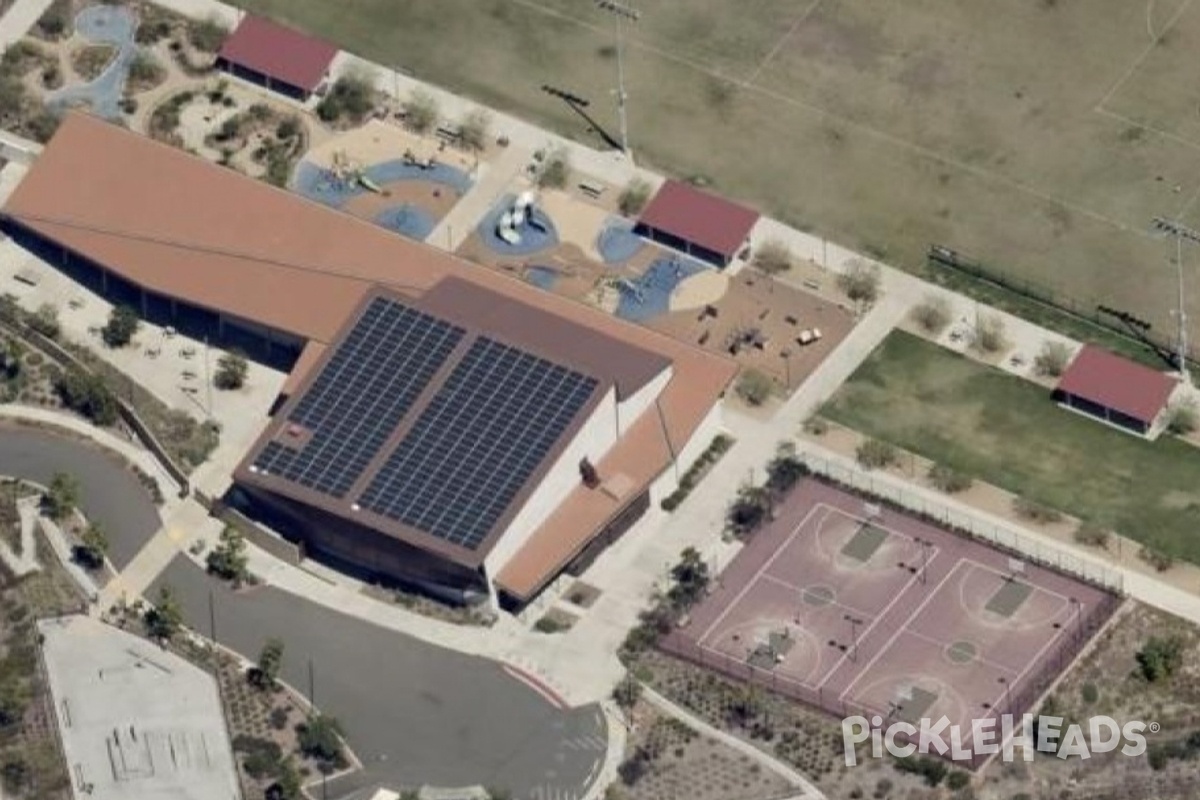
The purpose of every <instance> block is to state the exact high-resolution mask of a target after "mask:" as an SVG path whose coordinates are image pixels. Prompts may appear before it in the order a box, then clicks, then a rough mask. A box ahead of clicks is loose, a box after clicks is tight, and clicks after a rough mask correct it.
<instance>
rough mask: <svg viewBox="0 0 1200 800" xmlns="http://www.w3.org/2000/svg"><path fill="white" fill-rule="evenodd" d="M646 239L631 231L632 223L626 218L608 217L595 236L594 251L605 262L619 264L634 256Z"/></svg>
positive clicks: (643, 245)
mask: <svg viewBox="0 0 1200 800" xmlns="http://www.w3.org/2000/svg"><path fill="white" fill-rule="evenodd" d="M645 246H646V241H645V240H644V239H642V237H640V236H638V235H637V234H636V233H634V232H633V223H632V222H630V221H629V220H626V219H620V218H616V217H613V218H610V219H609V220H608V221H607V222H605V224H604V228H603V229H602V230H601V231H600V235H599V236H597V237H596V251H597V252H599V253H600V257H601V258H603V259H604V263H605V264H620V263H622V262H625V261H628V260H629V259H631V258H633V257H634V256H636V255H637V254H638V253H639V252H641V249H642V248H643V247H645Z"/></svg>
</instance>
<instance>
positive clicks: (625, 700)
mask: <svg viewBox="0 0 1200 800" xmlns="http://www.w3.org/2000/svg"><path fill="white" fill-rule="evenodd" d="M641 696H642V684H641V681H639V680H638V679H637V678H635V677H633V675H632V674H631V673H628V672H627V673H625V676H624V677H623V678H621V680H620V682H618V683H617V685H616V686H615V687H613V700H615V701H616V703H617V705H618V706H620V708H621V709H622V710H624V711H625V712H626V713H628V712H629V711H631V710H632V709H633V707H634V706H636V705H637V703H638V700H639V699H640V698H641Z"/></svg>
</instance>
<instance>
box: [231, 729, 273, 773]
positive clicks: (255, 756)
mask: <svg viewBox="0 0 1200 800" xmlns="http://www.w3.org/2000/svg"><path fill="white" fill-rule="evenodd" d="M233 749H234V750H235V751H237V752H239V753H242V754H243V755H244V757H243V758H242V766H243V767H244V768H245V770H246V774H247V775H249V776H250V777H251V778H255V779H262V778H266V777H268V776H273V775H274V774H275V771H276V770H277V769H278V768H279V762H280V760H281V759H282V758H283V750H281V749H280V747H279V745H278V744H277V743H275V742H273V741H271V740H269V739H259V738H258V737H256V736H247V735H245V734H242V735H240V736H238V737H236V738H235V739H234V740H233Z"/></svg>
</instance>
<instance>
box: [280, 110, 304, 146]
mask: <svg viewBox="0 0 1200 800" xmlns="http://www.w3.org/2000/svg"><path fill="white" fill-rule="evenodd" d="M300 131H301V125H300V119H299V117H297V116H296V115H295V114H290V115H288V116H286V117H284V118H283V119H282V120H280V121H279V125H278V126H277V127H276V128H275V138H276V139H280V140H282V141H287V140H288V139H292V138H295V137H297V136H299V135H300Z"/></svg>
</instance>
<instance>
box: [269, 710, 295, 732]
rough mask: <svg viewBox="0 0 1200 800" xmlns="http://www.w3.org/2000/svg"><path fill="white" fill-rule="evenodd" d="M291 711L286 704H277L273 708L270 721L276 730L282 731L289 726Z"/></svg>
mask: <svg viewBox="0 0 1200 800" xmlns="http://www.w3.org/2000/svg"><path fill="white" fill-rule="evenodd" d="M290 715H291V712H290V711H289V710H288V708H287V707H286V706H275V708H272V709H271V716H270V722H271V727H272V728H273V729H274V730H277V731H281V730H283V729H284V728H286V727H287V723H288V717H289V716H290Z"/></svg>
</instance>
